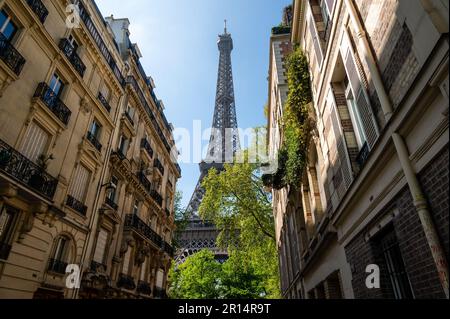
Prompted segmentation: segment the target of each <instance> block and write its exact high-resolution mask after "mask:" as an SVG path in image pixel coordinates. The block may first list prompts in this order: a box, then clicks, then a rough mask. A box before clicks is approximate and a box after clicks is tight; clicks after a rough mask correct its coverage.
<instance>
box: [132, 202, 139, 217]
mask: <svg viewBox="0 0 450 319" xmlns="http://www.w3.org/2000/svg"><path fill="white" fill-rule="evenodd" d="M133 214H134V215H139V201H138V200H137V199H136V200H135V201H134V203H133Z"/></svg>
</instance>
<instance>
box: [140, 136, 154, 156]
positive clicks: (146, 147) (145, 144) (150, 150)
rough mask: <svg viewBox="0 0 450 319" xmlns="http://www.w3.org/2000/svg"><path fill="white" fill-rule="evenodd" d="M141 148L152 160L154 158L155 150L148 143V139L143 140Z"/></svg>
mask: <svg viewBox="0 0 450 319" xmlns="http://www.w3.org/2000/svg"><path fill="white" fill-rule="evenodd" d="M141 148H143V149H144V150H145V151H146V152H147V154H148V155H149V156H150V158H153V154H154V153H153V148H152V147H151V146H150V143H149V142H148V141H147V139H145V138H143V139H142V140H141Z"/></svg>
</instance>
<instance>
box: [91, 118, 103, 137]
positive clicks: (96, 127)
mask: <svg viewBox="0 0 450 319" xmlns="http://www.w3.org/2000/svg"><path fill="white" fill-rule="evenodd" d="M101 131H102V126H101V125H100V124H99V123H98V122H97V120H94V121H92V124H91V128H90V129H89V133H90V134H91V135H92V136H93V137H95V138H96V139H97V140H99V139H100V133H101Z"/></svg>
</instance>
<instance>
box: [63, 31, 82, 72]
mask: <svg viewBox="0 0 450 319" xmlns="http://www.w3.org/2000/svg"><path fill="white" fill-rule="evenodd" d="M59 48H60V49H61V50H62V51H63V53H64V55H65V56H66V57H67V59H69V61H70V63H71V64H72V66H73V67H74V68H75V70H76V71H77V73H78V74H79V75H80V76H81V77H83V76H84V72H86V65H84V63H83V61H81V58H80V57H79V56H78V54H77V53H76V51H75V48H74V47H73V45H72V44H71V43H70V42H69V40H67V39H66V38H62V39H61V41H60V42H59Z"/></svg>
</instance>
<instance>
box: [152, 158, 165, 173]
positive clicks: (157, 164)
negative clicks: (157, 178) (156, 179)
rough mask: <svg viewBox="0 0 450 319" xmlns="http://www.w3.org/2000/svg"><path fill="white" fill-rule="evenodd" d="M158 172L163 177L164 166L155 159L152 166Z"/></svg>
mask: <svg viewBox="0 0 450 319" xmlns="http://www.w3.org/2000/svg"><path fill="white" fill-rule="evenodd" d="M153 165H154V166H155V167H156V168H157V169H158V171H160V172H161V174H162V175H163V176H164V166H163V165H162V164H161V161H160V160H159V159H157V158H155V161H154V164H153Z"/></svg>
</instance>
